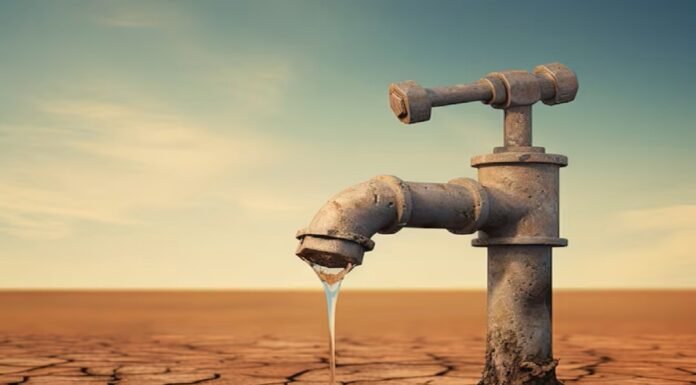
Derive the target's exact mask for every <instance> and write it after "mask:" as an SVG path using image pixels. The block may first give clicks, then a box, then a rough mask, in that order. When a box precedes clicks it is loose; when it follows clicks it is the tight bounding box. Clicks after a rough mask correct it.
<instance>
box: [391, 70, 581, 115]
mask: <svg viewBox="0 0 696 385" xmlns="http://www.w3.org/2000/svg"><path fill="white" fill-rule="evenodd" d="M577 92H578V80H577V77H576V76H575V73H574V72H573V71H572V70H571V69H569V68H568V67H566V66H564V65H563V64H560V63H549V64H544V65H540V66H537V67H536V68H535V69H534V72H533V73H529V72H527V71H500V72H493V73H490V74H488V75H487V76H486V77H484V78H483V79H481V80H479V81H477V82H474V83H470V84H458V85H453V86H446V87H435V88H423V87H421V86H420V85H419V84H418V83H416V82H414V81H413V80H407V81H404V82H401V83H392V84H391V85H390V86H389V105H390V106H391V109H392V111H394V114H395V115H396V117H397V118H399V120H401V121H402V122H404V123H407V124H410V123H418V122H424V121H426V120H430V116H431V110H432V108H433V107H439V106H447V105H451V104H459V103H467V102H474V101H480V102H483V103H486V104H490V105H491V106H493V107H495V108H502V109H505V108H510V107H518V106H531V105H533V104H534V103H536V102H538V101H543V102H544V103H546V104H548V105H554V104H560V103H568V102H570V101H573V100H574V99H575V95H576V94H577Z"/></svg>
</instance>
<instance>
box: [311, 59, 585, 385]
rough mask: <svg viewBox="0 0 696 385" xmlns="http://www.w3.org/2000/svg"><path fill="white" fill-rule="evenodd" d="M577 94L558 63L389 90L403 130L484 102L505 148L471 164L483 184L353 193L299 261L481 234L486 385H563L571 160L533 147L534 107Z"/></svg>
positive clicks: (335, 260) (328, 209)
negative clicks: (436, 231) (443, 111)
mask: <svg viewBox="0 0 696 385" xmlns="http://www.w3.org/2000/svg"><path fill="white" fill-rule="evenodd" d="M577 91H578V81H577V77H576V76H575V73H573V71H572V70H570V69H569V68H568V67H566V66H564V65H562V64H559V63H551V64H545V65H540V66H537V67H536V68H535V69H534V71H533V72H531V73H530V72H527V71H501V72H492V73H490V74H488V75H487V76H485V77H484V78H483V79H481V80H479V81H477V82H474V83H471V84H462V85H454V86H447V87H438V88H423V87H421V86H420V85H418V83H416V82H414V81H410V80H409V81H405V82H401V83H394V84H392V85H390V86H389V104H390V106H391V109H392V110H393V111H394V114H395V115H396V117H397V118H398V119H399V120H401V121H402V122H404V123H416V122H422V121H426V120H429V119H430V116H431V112H432V108H433V107H438V106H445V105H450V104H458V103H466V102H472V101H481V102H483V103H485V104H489V105H491V106H492V107H493V108H497V109H503V110H504V111H505V127H504V140H503V146H502V147H497V148H495V149H494V151H493V153H492V154H486V155H479V156H476V157H474V158H472V161H471V163H472V166H473V167H476V168H478V177H479V182H478V183H477V182H475V181H473V180H467V179H456V180H453V181H450V183H447V184H427V183H413V182H401V181H400V180H398V179H396V178H394V177H389V178H386V177H382V178H383V179H373V180H372V181H370V182H366V184H362V185H358V186H357V187H355V188H352V189H349V190H346V191H344V192H343V193H341V194H339V195H338V196H336V197H334V199H333V200H331V201H329V203H327V205H326V206H324V208H323V209H322V210H320V211H319V213H318V214H317V216H316V217H315V218H314V220H313V221H312V223H311V224H310V226H309V227H308V229H307V230H305V231H302V232H300V233H299V234H298V238H300V239H301V243H300V247H299V249H298V251H297V254H298V255H299V256H301V257H303V258H305V259H313V260H315V261H319V263H320V264H326V265H328V264H340V263H345V262H346V261H351V262H353V263H354V264H360V263H361V262H362V257H363V254H364V252H365V251H369V250H370V249H371V248H372V246H373V245H374V244H373V243H372V241H371V239H370V238H371V237H372V235H374V234H375V233H377V232H382V233H394V232H396V231H398V230H399V229H400V228H401V227H404V226H410V227H434V228H444V229H448V230H450V231H451V232H453V233H456V234H469V233H472V232H474V231H476V230H479V233H478V238H477V239H474V240H473V241H472V244H473V245H474V246H482V247H488V268H489V273H488V339H487V341H488V342H487V353H486V365H485V369H484V372H483V379H482V380H481V385H556V384H559V382H558V380H557V379H556V375H555V367H556V361H555V360H554V359H553V355H552V349H551V248H552V247H558V246H565V245H566V244H567V241H566V240H565V239H563V238H560V237H559V169H560V168H561V167H564V166H565V165H567V163H568V160H567V158H566V157H565V156H563V155H556V154H547V153H546V152H545V149H544V148H543V147H534V146H533V145H532V105H534V104H535V103H537V102H538V101H542V102H544V103H545V104H547V105H556V104H560V103H567V102H570V101H572V100H574V99H575V96H576V94H577ZM384 178H386V179H384ZM390 178H391V179H390ZM396 202H398V204H397V203H396ZM401 205H403V206H401ZM397 209H399V210H401V211H398V210H397Z"/></svg>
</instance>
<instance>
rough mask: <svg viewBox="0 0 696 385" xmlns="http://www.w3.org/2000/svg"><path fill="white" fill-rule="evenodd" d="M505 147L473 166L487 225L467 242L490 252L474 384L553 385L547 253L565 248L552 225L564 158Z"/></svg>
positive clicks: (477, 159) (538, 149)
mask: <svg viewBox="0 0 696 385" xmlns="http://www.w3.org/2000/svg"><path fill="white" fill-rule="evenodd" d="M506 127H507V125H506ZM516 143H519V142H516ZM508 146H509V143H508V142H507V141H506V147H505V148H503V149H502V150H503V151H501V152H496V153H493V154H487V155H480V156H477V157H474V158H473V159H472V165H473V166H474V167H476V168H478V169H479V182H480V183H481V185H483V187H484V189H485V190H486V194H488V197H489V199H490V214H489V220H488V221H487V222H486V225H485V226H484V227H483V228H482V229H481V230H479V234H478V238H477V239H474V240H473V241H472V244H473V245H474V246H479V247H487V248H488V332H487V339H486V366H485V369H484V372H483V375H482V379H481V382H480V385H559V384H560V382H559V381H558V380H557V379H556V374H555V368H556V361H555V360H554V359H553V351H552V347H551V339H552V328H551V249H552V247H561V246H565V245H566V244H567V241H566V240H565V239H563V238H559V226H558V225H559V215H558V214H559V213H558V210H559V199H558V198H559V196H558V193H559V191H558V189H559V169H560V167H563V166H565V165H566V163H567V159H566V158H565V157H564V156H562V155H555V154H547V153H545V152H543V151H544V149H543V148H541V147H534V148H529V147H527V148H526V149H525V148H524V147H521V146H516V147H517V148H514V149H513V148H510V147H508ZM532 151H533V152H532Z"/></svg>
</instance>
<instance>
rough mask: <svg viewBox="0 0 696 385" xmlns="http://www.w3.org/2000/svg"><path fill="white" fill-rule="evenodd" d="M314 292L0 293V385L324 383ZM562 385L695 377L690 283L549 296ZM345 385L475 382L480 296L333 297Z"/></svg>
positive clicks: (694, 297) (319, 302) (323, 346)
mask: <svg viewBox="0 0 696 385" xmlns="http://www.w3.org/2000/svg"><path fill="white" fill-rule="evenodd" d="M323 301H324V299H323V294H322V293H320V292H207V291H199V292H176V291H171V292H0V312H1V313H0V384H52V385H63V384H101V385H105V384H119V385H121V384H139V385H150V384H152V385H155V384H161V385H164V384H169V385H176V384H180V385H181V384H200V383H205V384H208V383H210V384H219V385H223V384H238V385H246V384H249V385H262V384H263V385H271V384H296V385H301V384H326V383H327V382H328V381H327V378H328V373H327V366H328V365H327V354H326V353H327V341H326V333H327V332H326V330H327V329H326V325H325V322H326V315H325V308H324V302H323ZM554 313H555V319H554V322H555V325H554V327H555V330H554V333H555V337H556V338H555V342H554V344H555V345H554V352H555V356H556V358H559V359H560V365H559V367H558V374H559V377H560V378H561V379H563V380H564V381H565V382H566V384H605V383H606V384H609V383H612V384H652V385H660V384H696V292H695V291H692V292H688V291H654V292H638V291H625V292H621V291H616V292H608V291H588V292H558V293H556V294H555V297H554ZM337 319H338V320H337V329H338V344H337V348H338V380H340V381H341V382H342V383H343V384H354V385H360V384H407V385H408V384H432V385H437V384H454V385H465V384H476V382H477V379H478V377H479V375H480V372H481V368H482V364H483V357H484V336H485V294H484V293H483V292H466V291H464V292H441V291H432V292H430V291H413V292H403V291H399V292H360V291H352V292H351V291H346V292H345V293H341V298H340V300H339V305H338V317H337Z"/></svg>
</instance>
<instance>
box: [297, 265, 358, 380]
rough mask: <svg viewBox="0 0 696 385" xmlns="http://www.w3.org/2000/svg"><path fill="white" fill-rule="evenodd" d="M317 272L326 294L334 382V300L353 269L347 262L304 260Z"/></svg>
mask: <svg viewBox="0 0 696 385" xmlns="http://www.w3.org/2000/svg"><path fill="white" fill-rule="evenodd" d="M306 262H307V263H308V264H309V265H310V266H311V267H312V269H313V270H314V272H315V273H317V276H319V279H320V280H321V284H322V285H323V286H324V294H325V295H326V311H327V315H328V321H329V366H330V367H329V369H330V373H331V374H330V377H329V384H330V385H334V384H335V383H336V302H337V301H338V293H339V291H340V290H341V283H342V282H343V278H344V277H345V276H346V274H348V273H350V271H351V270H353V267H354V266H353V265H352V264H350V263H349V264H347V265H346V266H345V267H326V266H322V265H318V264H316V263H312V262H309V261H306Z"/></svg>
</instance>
